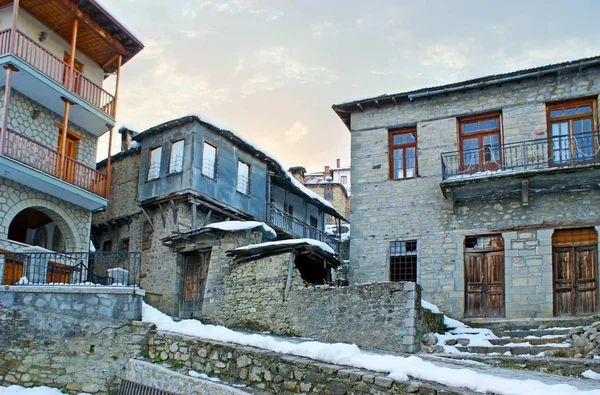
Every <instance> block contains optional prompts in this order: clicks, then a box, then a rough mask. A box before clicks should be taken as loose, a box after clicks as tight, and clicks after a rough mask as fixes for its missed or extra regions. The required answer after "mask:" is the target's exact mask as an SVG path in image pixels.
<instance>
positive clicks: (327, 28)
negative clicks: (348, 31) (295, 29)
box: [310, 21, 337, 37]
mask: <svg viewBox="0 0 600 395" xmlns="http://www.w3.org/2000/svg"><path fill="white" fill-rule="evenodd" d="M310 31H311V34H312V35H313V37H320V36H326V35H334V34H336V33H337V30H336V29H335V27H334V25H333V23H331V22H330V21H323V22H320V23H315V24H312V25H310Z"/></svg>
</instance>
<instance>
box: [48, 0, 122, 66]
mask: <svg viewBox="0 0 600 395" xmlns="http://www.w3.org/2000/svg"><path fill="white" fill-rule="evenodd" d="M59 1H60V2H61V3H62V4H63V5H65V6H66V7H67V8H68V9H69V11H70V12H72V13H73V14H74V15H75V16H76V17H77V18H78V19H79V20H81V21H82V22H83V23H85V24H86V25H87V26H89V27H90V28H91V29H92V30H94V31H95V32H96V33H98V35H99V36H100V37H102V38H103V39H104V41H106V42H107V43H108V44H110V45H112V46H113V47H114V48H115V49H116V51H117V52H118V53H119V54H121V55H124V54H125V48H124V47H123V45H121V43H120V42H118V41H117V40H116V39H115V38H114V37H113V36H112V35H111V34H110V33H109V32H108V31H106V30H105V29H104V28H102V26H100V25H99V24H98V23H96V22H95V21H93V20H92V18H91V17H90V16H89V15H87V14H86V13H84V12H83V11H82V10H81V9H80V8H79V7H77V4H79V2H75V1H74V0H59Z"/></svg>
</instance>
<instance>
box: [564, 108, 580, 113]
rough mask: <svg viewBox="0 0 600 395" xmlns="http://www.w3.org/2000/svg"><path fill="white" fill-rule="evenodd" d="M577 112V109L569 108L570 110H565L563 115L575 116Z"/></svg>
mask: <svg viewBox="0 0 600 395" xmlns="http://www.w3.org/2000/svg"><path fill="white" fill-rule="evenodd" d="M576 112H577V110H576V109H575V107H569V108H565V109H564V110H563V114H564V115H573V114H575V113H576Z"/></svg>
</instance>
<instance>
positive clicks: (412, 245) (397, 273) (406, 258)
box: [390, 240, 417, 282]
mask: <svg viewBox="0 0 600 395" xmlns="http://www.w3.org/2000/svg"><path fill="white" fill-rule="evenodd" d="M390 281H412V282H417V241H416V240H411V241H392V242H391V243H390Z"/></svg>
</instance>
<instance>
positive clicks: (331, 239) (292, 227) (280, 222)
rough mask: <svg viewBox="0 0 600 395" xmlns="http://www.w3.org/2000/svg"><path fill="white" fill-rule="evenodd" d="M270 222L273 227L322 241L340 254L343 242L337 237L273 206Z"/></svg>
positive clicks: (270, 209) (270, 211)
mask: <svg viewBox="0 0 600 395" xmlns="http://www.w3.org/2000/svg"><path fill="white" fill-rule="evenodd" d="M269 222H270V224H271V225H274V226H275V227H277V228H279V229H282V230H284V231H286V232H288V233H291V234H293V235H296V236H298V237H302V238H308V239H314V240H318V241H322V242H324V243H326V244H327V245H329V246H330V247H331V248H333V250H334V251H335V252H336V253H337V254H339V252H340V244H341V241H340V240H339V239H338V238H336V237H335V236H331V235H328V234H327V233H325V232H323V231H321V230H319V229H317V228H315V227H314V226H310V225H308V224H307V223H306V222H303V221H301V220H299V219H298V218H294V217H293V216H292V215H289V214H287V213H285V212H283V211H281V210H279V209H277V208H275V207H273V206H270V207H269Z"/></svg>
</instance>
